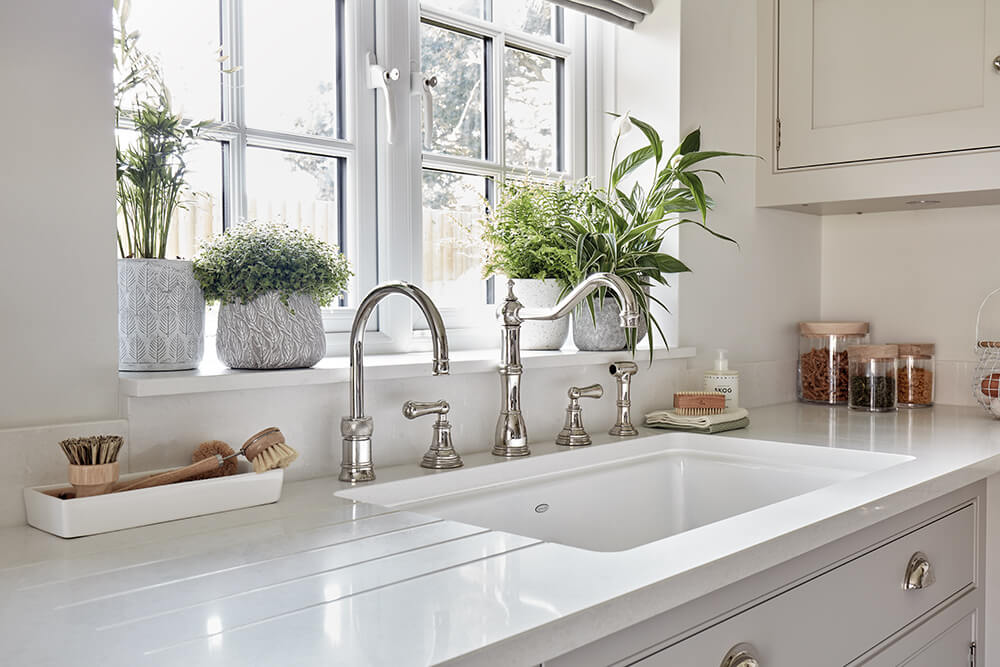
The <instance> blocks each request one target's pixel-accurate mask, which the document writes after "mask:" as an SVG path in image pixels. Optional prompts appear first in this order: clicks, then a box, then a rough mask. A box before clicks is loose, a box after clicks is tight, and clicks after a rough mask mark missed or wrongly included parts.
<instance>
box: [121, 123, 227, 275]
mask: <svg viewBox="0 0 1000 667" xmlns="http://www.w3.org/2000/svg"><path fill="white" fill-rule="evenodd" d="M116 136H117V139H118V141H119V142H120V144H121V146H122V147H123V148H124V147H125V146H127V145H130V144H131V143H132V142H133V141H135V139H136V137H137V136H138V135H137V134H136V132H134V131H132V130H117V131H116ZM184 162H185V163H186V164H187V176H186V178H185V180H186V182H187V185H188V187H187V189H186V190H185V191H184V192H183V193H182V194H181V198H180V204H181V205H180V206H179V207H178V208H177V209H176V210H175V211H174V215H173V219H172V220H171V223H170V232H169V233H168V234H167V252H166V257H167V258H168V259H173V258H181V259H191V258H192V257H194V256H195V254H197V252H198V246H199V245H200V244H201V242H202V241H207V240H208V239H210V238H212V236H214V235H215V234H221V233H222V225H223V223H222V143H221V142H218V141H208V140H205V141H199V142H197V143H196V144H194V145H193V146H192V147H191V148H190V149H188V151H187V153H185V155H184ZM123 222H124V219H123V218H122V216H121V215H120V214H119V216H118V226H119V230H121V229H122V223H123Z"/></svg>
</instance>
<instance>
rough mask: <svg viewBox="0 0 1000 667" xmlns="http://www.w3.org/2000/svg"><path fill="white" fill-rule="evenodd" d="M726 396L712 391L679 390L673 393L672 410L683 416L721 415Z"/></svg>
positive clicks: (723, 410)
mask: <svg viewBox="0 0 1000 667" xmlns="http://www.w3.org/2000/svg"><path fill="white" fill-rule="evenodd" d="M725 410H726V397H725V396H723V395H722V394H718V393H716V392H714V391H679V392H677V393H676V394H674V412H676V413H677V414H679V415H683V416H685V417H700V416H702V415H721V414H722V413H723V412H725Z"/></svg>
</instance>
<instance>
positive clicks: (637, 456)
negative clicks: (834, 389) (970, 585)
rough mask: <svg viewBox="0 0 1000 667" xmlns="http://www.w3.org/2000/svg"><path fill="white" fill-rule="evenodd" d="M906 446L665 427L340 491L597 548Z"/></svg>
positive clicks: (751, 502) (696, 519)
mask: <svg viewBox="0 0 1000 667" xmlns="http://www.w3.org/2000/svg"><path fill="white" fill-rule="evenodd" d="M911 458H912V457H909V456H902V455H896V454H882V453H876V452H867V451H855V450H845V449H831V448H826V447H815V446H808V445H797V444H786V443H778V442H767V441H762V440H747V439H738V438H725V437H719V436H711V435H695V434H688V433H668V434H663V435H656V436H650V437H643V438H637V439H634V440H627V441H623V442H618V443H609V444H606V445H594V446H590V447H582V448H578V449H573V450H565V451H558V452H554V453H551V454H546V455H541V456H530V457H527V458H524V459H515V460H511V461H503V462H499V463H497V464H493V465H483V466H478V467H472V468H468V469H463V470H457V471H449V472H442V473H435V474H429V475H426V476H422V477H416V478H411V479H404V480H400V481H395V482H385V483H378V482H376V483H374V484H370V485H365V486H359V487H357V488H352V489H349V490H346V491H341V492H339V493H338V494H337V495H338V496H342V497H345V498H350V499H353V500H359V501H364V502H370V503H374V504H377V505H382V506H385V507H391V508H395V509H406V510H409V511H414V512H419V513H421V514H427V515H430V516H435V517H440V518H443V519H450V520H453V521H461V522H463V523H468V524H473V525H477V526H482V527H484V528H490V529H493V530H502V531H506V532H509V533H516V534H518V535H524V536H527V537H534V538H537V539H541V540H546V541H549V542H557V543H560V544H565V545H569V546H574V547H579V548H582V549H589V550H592V551H623V550H625V549H631V548H633V547H637V546H639V545H642V544H647V543H649V542H653V541H656V540H659V539H663V538H665V537H669V536H671V535H676V534H677V533H681V532H684V531H687V530H691V529H693V528H697V527H699V526H704V525H706V524H710V523H713V522H716V521H720V520H722V519H726V518H728V517H732V516H736V515H738V514H743V513H744V512H749V511H751V510H754V509H757V508H760V507H764V506H766V505H771V504H773V503H777V502H779V501H782V500H787V499H789V498H793V497H795V496H799V495H802V494H805V493H808V492H810V491H815V490H817V489H820V488H822V487H825V486H829V485H831V484H836V483H838V482H842V481H845V480H849V479H853V478H855V477H860V476H862V475H865V474H868V473H870V472H874V471H876V470H881V469H884V468H888V467H890V466H893V465H897V464H899V463H903V462H905V461H909V460H911Z"/></svg>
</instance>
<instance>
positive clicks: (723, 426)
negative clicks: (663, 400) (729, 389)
mask: <svg viewBox="0 0 1000 667" xmlns="http://www.w3.org/2000/svg"><path fill="white" fill-rule="evenodd" d="M749 425H750V419H749V418H748V417H744V418H743V419H737V420H736V421H734V422H721V423H719V424H712V425H711V426H689V425H686V424H666V423H662V422H661V423H653V422H646V426H649V427H650V428H666V429H670V430H672V431H687V432H688V433H722V432H723V431H735V430H736V429H738V428H746V427H747V426H749Z"/></svg>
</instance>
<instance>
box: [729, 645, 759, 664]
mask: <svg viewBox="0 0 1000 667" xmlns="http://www.w3.org/2000/svg"><path fill="white" fill-rule="evenodd" d="M756 653H757V649H755V648H754V647H753V646H751V645H750V644H746V643H743V644H737V645H736V646H734V647H732V648H731V649H729V653H727V654H726V657H725V658H723V659H722V662H721V663H720V664H719V667H760V662H759V661H758V660H757V657H756V655H755V654H756Z"/></svg>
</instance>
